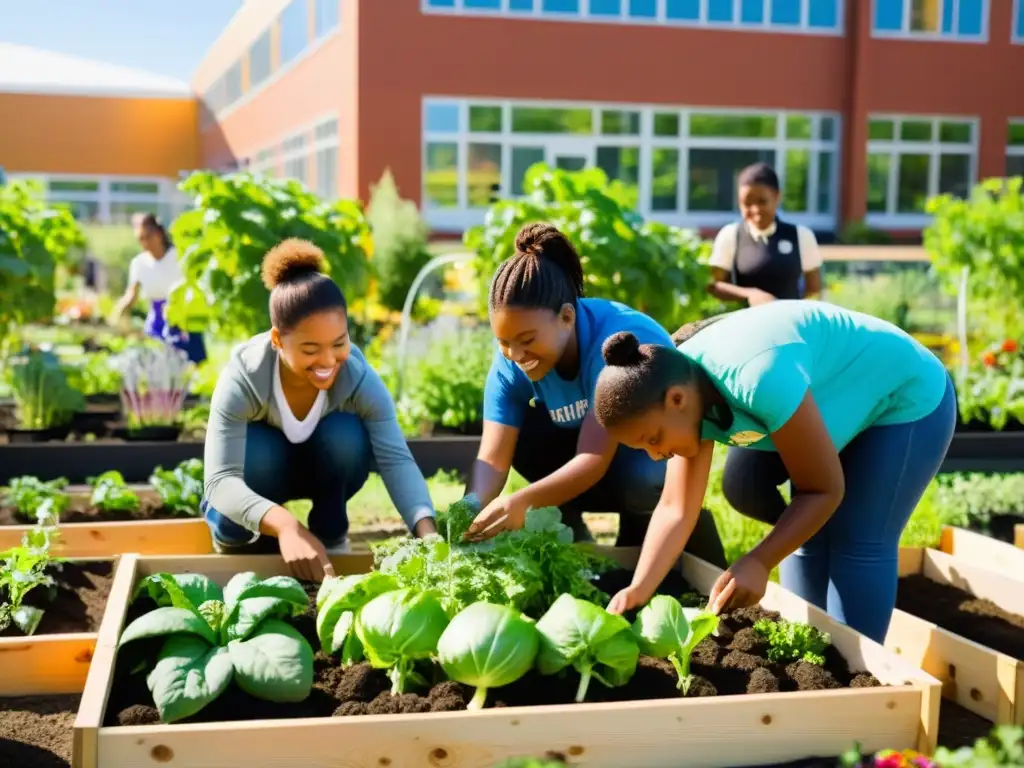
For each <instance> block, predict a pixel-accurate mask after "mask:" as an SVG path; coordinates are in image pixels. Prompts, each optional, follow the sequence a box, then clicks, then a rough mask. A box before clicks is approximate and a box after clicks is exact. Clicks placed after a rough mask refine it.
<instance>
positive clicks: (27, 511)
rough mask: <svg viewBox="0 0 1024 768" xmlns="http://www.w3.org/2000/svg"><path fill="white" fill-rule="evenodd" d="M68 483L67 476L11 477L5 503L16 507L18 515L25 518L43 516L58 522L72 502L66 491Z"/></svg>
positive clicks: (31, 518) (34, 518)
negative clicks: (50, 477) (45, 477)
mask: <svg viewBox="0 0 1024 768" xmlns="http://www.w3.org/2000/svg"><path fill="white" fill-rule="evenodd" d="M67 485H68V480H67V478H66V477H58V478H57V479H56V480H40V479H39V478H38V477H34V476H32V475H25V476H23V477H15V478H11V484H10V485H9V486H8V488H7V491H6V492H5V493H4V497H3V503H4V504H5V505H8V506H11V507H14V511H15V512H16V513H17V515H18V517H20V518H22V519H24V520H30V521H31V520H36V519H38V518H40V517H43V518H52V520H53V521H54V522H56V520H57V519H58V518H59V517H60V515H61V513H62V512H65V511H66V510H67V508H68V505H69V504H70V503H71V497H70V496H69V495H68V494H67V493H66V492H65V491H64V489H65V488H67Z"/></svg>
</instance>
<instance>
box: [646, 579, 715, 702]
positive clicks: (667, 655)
mask: <svg viewBox="0 0 1024 768" xmlns="http://www.w3.org/2000/svg"><path fill="white" fill-rule="evenodd" d="M716 629H718V617H717V616H715V615H714V614H713V613H706V612H701V611H700V610H699V609H697V608H684V607H683V606H682V605H680V603H679V601H678V600H676V599H675V598H674V597H670V596H669V595H655V596H654V597H653V598H652V599H651V602H649V603H648V604H647V605H646V606H644V607H643V609H641V611H640V612H639V613H638V614H637V617H636V620H635V621H634V622H633V634H634V635H636V638H637V641H638V642H639V644H640V651H641V652H642V653H644V654H645V655H647V656H653V657H655V658H658V659H668V660H669V662H671V664H672V666H673V667H675V670H676V674H677V675H678V676H679V682H678V683H677V686H678V688H679V690H680V691H681V692H682V694H683V695H684V696H685V695H686V694H687V693H689V690H690V685H691V683H692V682H693V676H692V675H691V674H690V657H691V656H692V654H693V651H694V649H695V648H696V647H697V645H698V644H699V643H700V641H701V640H703V639H704V638H705V637H707V636H708V635H710V634H712V633H713V632H714V631H715V630H716Z"/></svg>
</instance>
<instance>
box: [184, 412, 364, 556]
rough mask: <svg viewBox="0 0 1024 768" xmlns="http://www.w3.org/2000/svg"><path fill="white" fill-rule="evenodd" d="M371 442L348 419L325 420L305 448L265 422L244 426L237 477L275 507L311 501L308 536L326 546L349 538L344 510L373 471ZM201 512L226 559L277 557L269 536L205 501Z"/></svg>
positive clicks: (335, 416) (343, 415) (352, 418)
mask: <svg viewBox="0 0 1024 768" xmlns="http://www.w3.org/2000/svg"><path fill="white" fill-rule="evenodd" d="M372 457H373V450H372V447H371V446H370V436H369V434H368V433H367V431H366V427H364V426H363V422H362V420H360V418H359V417H358V416H356V415H355V414H353V413H341V412H339V411H335V412H333V413H329V414H327V416H325V417H324V418H323V419H322V420H321V421H320V423H319V424H318V425H317V428H316V430H314V432H313V434H312V435H311V436H310V438H309V440H307V441H306V442H304V443H299V444H297V445H296V444H293V443H290V442H289V441H288V438H286V437H285V436H284V433H283V432H282V431H281V430H280V429H277V428H276V427H272V426H270V425H268V424H266V423H265V422H253V423H251V424H249V427H248V433H247V434H246V439H245V468H244V470H243V474H242V477H243V479H244V480H245V484H246V485H248V486H249V488H251V489H252V490H253V491H255V492H256V493H258V494H259V495H260V496H263V497H264V498H266V499H269V500H270V501H272V502H274V503H275V504H284V503H285V502H288V501H294V500H297V499H310V500H311V501H312V502H313V509H312V511H311V512H310V513H309V530H310V531H312V532H313V533H314V534H316V536H317V538H319V539H320V540H321V541H322V542H323V543H324V545H325V546H327V547H332V546H336V545H339V544H341V543H343V542H344V541H345V539H346V535H347V534H348V512H347V511H346V504H347V503H348V500H349V499H351V498H352V497H353V496H354V495H355V494H356V492H357V491H359V489H360V488H362V487H363V485H364V484H365V483H366V478H367V477H368V476H369V474H370V472H371V471H372V470H373V469H374V463H373V459H372ZM202 511H203V514H204V516H205V517H206V522H207V524H208V525H209V526H210V532H211V533H212V535H213V538H214V541H215V543H216V544H217V545H218V549H219V550H225V551H228V552H231V553H238V554H241V553H246V554H257V553H260V554H262V553H270V552H276V551H278V544H277V539H276V538H274V537H273V536H258V537H257V536H256V535H255V534H253V533H252V532H251V531H249V530H247V529H246V528H243V527H242V526H240V525H238V524H237V523H235V522H232V521H231V520H229V519H227V518H226V517H224V516H223V515H222V514H220V513H219V512H218V511H217V510H216V509H214V508H213V507H211V506H210V505H209V503H208V502H207V501H206V500H205V499H204V500H203V503H202Z"/></svg>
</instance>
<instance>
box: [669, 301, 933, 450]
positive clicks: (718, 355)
mask: <svg viewBox="0 0 1024 768" xmlns="http://www.w3.org/2000/svg"><path fill="white" fill-rule="evenodd" d="M679 351H681V352H682V353H683V354H685V355H686V356H687V357H689V358H691V359H692V360H694V361H696V362H698V363H700V365H701V367H702V368H704V370H705V371H707V373H708V376H709V377H710V378H711V381H712V383H714V385H715V387H716V388H717V389H718V390H719V391H720V392H721V393H722V395H723V396H724V397H725V400H726V402H727V404H728V406H729V408H730V410H731V411H732V414H733V422H732V425H731V426H730V427H729V429H727V430H722V429H721V428H719V427H718V426H717V425H716V424H715V423H713V422H712V421H710V420H707V419H706V420H705V421H704V423H703V426H702V431H703V437H704V438H705V439H709V440H714V441H715V442H719V443H725V444H726V445H737V446H741V447H745V448H753V449H756V450H763V451H774V450H775V446H774V444H773V443H772V440H771V437H770V435H771V433H772V432H776V431H778V429H779V428H780V427H782V426H783V425H784V424H785V423H786V422H787V421H789V419H790V417H791V416H792V415H793V414H794V413H795V412H796V409H797V408H798V407H799V406H800V403H801V402H802V401H803V399H804V397H805V395H806V394H807V392H808V390H809V391H810V392H811V394H812V396H813V397H814V401H815V403H816V404H817V406H818V410H820V411H821V415H822V418H823V420H824V422H825V426H826V428H827V429H828V432H829V435H830V436H831V437H832V443H833V444H834V445H835V446H836V450H842V449H843V448H844V447H845V446H846V445H847V444H848V443H849V442H850V441H851V440H853V438H855V437H856V436H857V435H859V434H860V433H861V432H863V431H864V430H866V429H868V428H869V427H872V426H876V425H879V426H881V425H887V424H907V423H910V422H912V421H917V420H918V419H922V418H924V417H925V416H927V415H929V414H930V413H931V412H932V411H934V410H935V408H937V407H938V405H939V403H941V402H942V398H943V396H944V395H945V393H946V386H947V384H948V374H947V373H946V369H945V367H944V366H943V364H942V361H941V360H939V358H938V357H936V356H935V355H934V354H933V353H932V352H931V351H929V350H928V349H927V348H926V347H925V346H923V345H922V344H921V343H920V342H918V341H917V340H916V339H914V338H913V337H912V336H910V335H909V334H907V333H906V332H904V331H903V330H901V329H900V328H898V327H896V326H894V325H892V324H890V323H887V322H885V321H884V320H880V319H879V318H877V317H873V316H871V315H866V314H862V313H860V312H853V311H850V310H847V309H843V308H841V307H838V306H835V305H833V304H828V303H825V302H821V301H801V300H779V301H773V302H769V303H768V304H762V305H760V306H757V307H751V308H749V309H742V310H739V311H737V312H734V313H732V314H730V315H729V316H727V317H725V318H723V319H721V320H719V321H717V322H715V323H713V324H711V325H709V326H708V327H706V328H704V329H703V330H701V331H699V332H698V333H696V334H695V335H693V336H692V337H690V338H689V339H687V340H686V341H684V342H683V343H682V344H680V345H679Z"/></svg>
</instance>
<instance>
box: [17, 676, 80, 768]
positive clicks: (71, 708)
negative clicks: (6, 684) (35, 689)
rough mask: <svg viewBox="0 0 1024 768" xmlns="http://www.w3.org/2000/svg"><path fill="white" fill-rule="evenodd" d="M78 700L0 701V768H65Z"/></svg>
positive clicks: (69, 751)
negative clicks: (3, 767) (1, 767)
mask: <svg viewBox="0 0 1024 768" xmlns="http://www.w3.org/2000/svg"><path fill="white" fill-rule="evenodd" d="M80 698H81V697H80V696H78V695H77V694H76V695H72V696H28V697H19V698H9V699H3V698H0V766H5V768H6V766H10V768H67V767H68V766H70V765H71V747H72V738H73V730H72V727H73V726H74V724H75V714H76V713H77V712H78V701H79V699H80Z"/></svg>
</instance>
